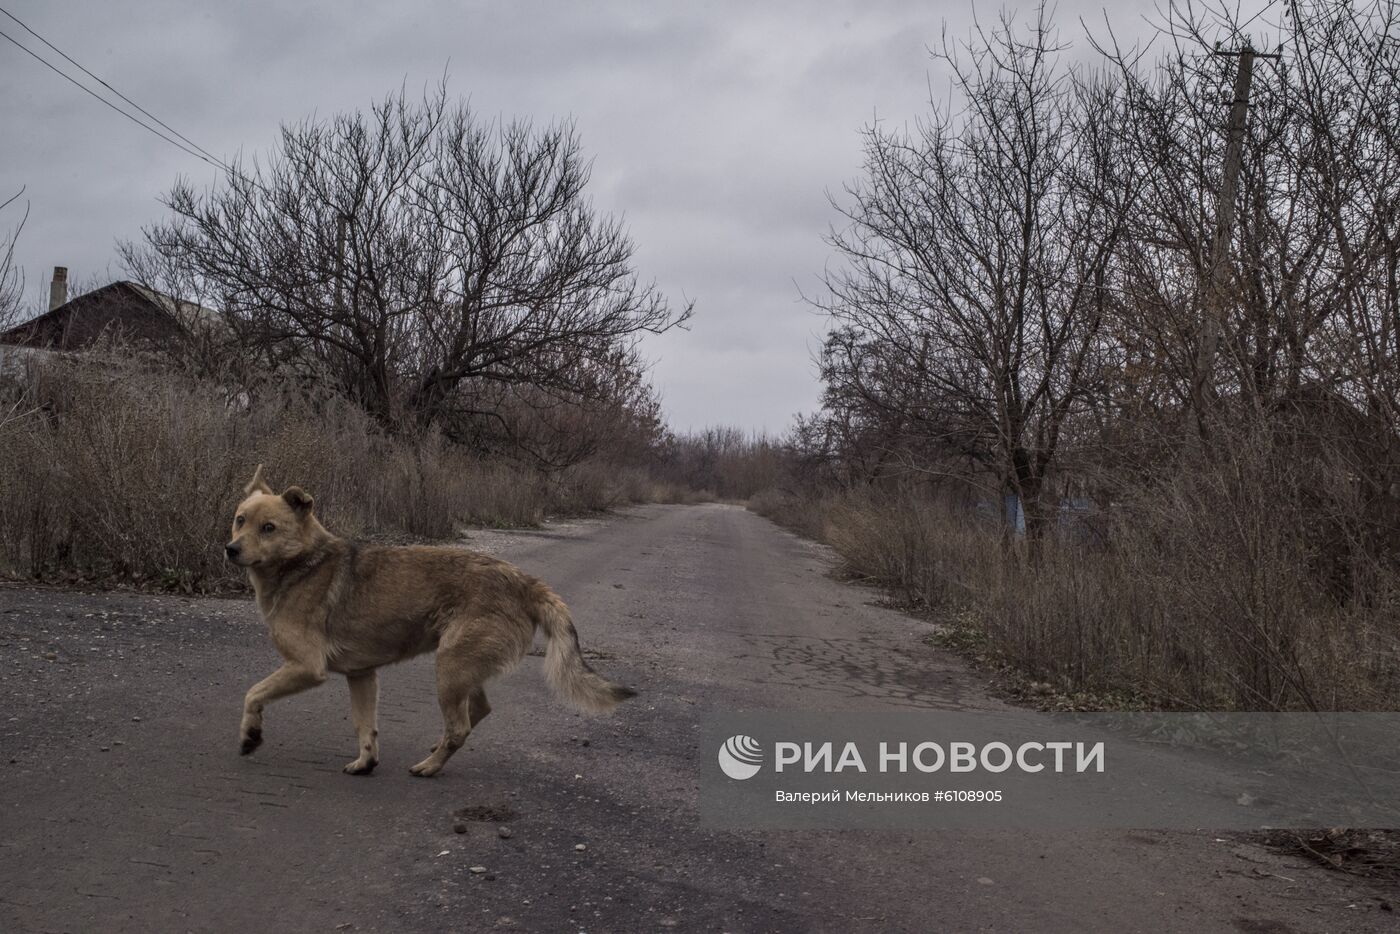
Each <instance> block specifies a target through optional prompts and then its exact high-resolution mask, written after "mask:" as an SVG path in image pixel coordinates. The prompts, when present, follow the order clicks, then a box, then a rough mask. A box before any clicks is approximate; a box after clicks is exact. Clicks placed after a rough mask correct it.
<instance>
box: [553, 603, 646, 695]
mask: <svg viewBox="0 0 1400 934" xmlns="http://www.w3.org/2000/svg"><path fill="white" fill-rule="evenodd" d="M534 617H535V624H536V625H537V626H539V627H540V628H541V629H543V630H544V634H545V636H547V637H548V639H549V645H548V647H547V648H546V649H545V655H544V673H545V677H546V678H547V679H548V680H549V686H550V687H552V688H554V690H555V692H556V693H557V694H558V695H559V696H560V697H562V698H564V700H566V701H568V702H569V703H570V704H573V705H574V706H575V707H578V708H579V709H580V710H587V711H591V712H593V713H607V712H608V711H610V710H612V709H613V708H614V707H616V706H617V705H618V704H620V703H622V702H623V701H625V700H626V699H627V698H629V697H635V696H636V694H637V692H636V691H635V690H633V689H632V688H629V687H623V686H622V685H620V684H613V683H612V682H611V681H609V680H608V679H607V678H604V677H603V676H602V675H600V674H598V672H596V671H594V670H593V669H592V668H590V667H589V666H588V662H586V661H584V660H583V652H582V651H581V650H580V649H579V645H578V630H577V629H575V628H574V621H573V618H572V617H570V616H569V608H568V607H566V606H565V605H564V601H562V600H560V599H559V597H558V596H556V595H555V594H554V593H552V592H549V591H546V592H545V593H544V594H543V595H541V598H540V600H539V601H538V602H537V603H536V604H535V609H534Z"/></svg>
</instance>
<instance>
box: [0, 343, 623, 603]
mask: <svg viewBox="0 0 1400 934" xmlns="http://www.w3.org/2000/svg"><path fill="white" fill-rule="evenodd" d="M6 390H7V391H8V392H9V393H10V394H11V397H12V398H23V400H24V403H25V404H24V407H23V408H24V410H25V412H26V414H24V415H23V416H22V417H17V418H11V419H9V420H8V421H6V422H5V423H3V424H0V571H3V572H5V573H8V574H11V575H22V576H29V577H39V578H52V577H62V576H79V577H90V578H101V579H105V580H113V579H121V580H127V581H133V582H136V583H138V584H141V585H145V586H150V585H152V584H156V585H164V586H169V587H172V588H178V589H184V590H193V589H218V588H222V587H227V586H233V585H236V583H237V581H238V580H239V578H238V577H237V576H236V575H234V574H232V573H231V571H230V568H229V567H228V566H227V565H226V564H225V563H224V560H223V554H222V544H223V542H224V540H225V537H226V535H227V526H228V522H229V517H230V514H231V513H230V510H231V508H232V505H233V503H235V502H236V500H237V497H238V495H239V492H240V490H241V489H242V486H243V484H244V483H245V482H246V481H247V479H248V477H249V476H251V474H252V471H253V468H254V466H255V465H256V464H258V463H264V464H265V465H266V470H267V474H268V476H269V478H270V479H271V480H272V482H273V483H274V484H285V485H290V484H292V483H296V484H299V485H301V486H303V487H305V488H306V489H308V490H310V491H311V492H312V493H313V494H314V495H315V496H316V500H317V508H318V510H319V511H320V513H321V515H322V516H323V518H324V520H325V521H326V523H327V524H328V525H329V526H330V527H331V528H332V529H334V530H336V531H338V532H340V533H342V534H347V535H357V536H379V537H387V538H391V539H399V540H402V539H413V540H424V539H427V540H438V539H449V538H452V537H454V536H455V535H456V534H457V532H458V530H459V528H460V527H461V526H462V525H464V524H484V525H495V526H529V525H535V524H538V523H539V522H540V521H542V520H543V518H544V517H545V515H546V514H550V513H561V512H584V511H590V510H596V509H601V508H606V507H607V506H609V505H612V504H614V503H617V502H619V501H621V500H623V499H624V498H626V497H628V496H629V495H631V493H632V492H634V491H632V490H629V489H627V488H626V487H627V484H618V483H616V482H613V480H614V477H613V476H612V475H613V474H614V473H615V472H612V471H608V470H605V469H603V468H601V467H598V466H596V465H587V464H585V465H580V466H579V467H576V468H573V469H571V470H570V471H566V472H564V474H563V475H562V476H555V477H545V476H543V475H541V474H539V473H537V472H534V471H531V470H528V469H522V468H521V467H519V466H518V465H514V464H507V463H493V462H488V461H483V460H480V459H477V458H475V457H472V456H471V455H469V454H467V453H464V452H462V451H461V450H457V449H454V448H452V447H451V446H449V445H446V444H444V443H443V442H442V441H441V440H440V439H438V438H436V437H434V436H431V435H429V436H425V437H419V438H413V439H406V438H399V437H388V436H386V435H384V434H383V433H382V432H381V431H379V430H378V429H377V428H376V427H375V426H374V425H373V423H372V422H371V421H370V420H369V419H368V418H367V417H366V416H365V415H364V414H363V413H362V412H361V411H360V410H358V409H357V408H355V407H354V406H352V405H349V404H347V403H345V402H343V401H340V400H337V399H335V398H331V397H326V398H308V397H307V395H306V394H305V393H302V392H297V391H293V390H292V389H291V388H289V387H287V386H278V385H277V384H275V383H270V384H269V385H267V386H266V387H264V389H263V390H261V391H260V392H259V393H258V395H257V397H256V398H255V399H253V400H251V401H250V400H249V399H248V398H247V397H245V396H239V397H236V398H229V397H228V394H227V393H225V392H224V391H223V390H222V389H221V388H220V387H219V386H218V385H215V384H212V383H209V382H200V381H196V380H193V379H190V378H187V377H183V376H180V375H173V374H170V373H168V372H161V371H159V370H156V369H153V368H151V367H150V366H147V365H145V364H144V363H139V362H137V363H133V362H126V363H122V362H119V361H116V360H111V359H108V360H104V361H86V362H85V361H78V360H66V361H65V360H49V361H47V362H43V363H38V364H33V365H31V366H29V367H28V368H27V369H26V370H25V371H24V372H22V373H21V374H18V375H14V374H12V375H11V378H10V382H9V383H8V384H7V386H6ZM634 482H635V481H634Z"/></svg>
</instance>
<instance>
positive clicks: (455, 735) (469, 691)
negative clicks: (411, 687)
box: [409, 620, 504, 778]
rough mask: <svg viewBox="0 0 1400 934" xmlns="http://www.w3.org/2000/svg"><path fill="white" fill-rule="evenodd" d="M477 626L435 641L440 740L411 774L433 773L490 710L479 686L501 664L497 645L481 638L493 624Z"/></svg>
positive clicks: (456, 629) (461, 626)
mask: <svg viewBox="0 0 1400 934" xmlns="http://www.w3.org/2000/svg"><path fill="white" fill-rule="evenodd" d="M476 622H477V625H472V624H471V623H463V624H459V625H458V626H456V627H454V628H453V629H452V630H450V631H449V632H448V633H447V634H445V635H444V636H443V639H442V641H441V642H439V643H438V651H437V689H438V705H439V706H440V707H441V708H442V721H443V731H442V739H440V740H438V744H437V745H436V746H434V747H433V751H432V754H431V755H429V756H428V758H426V759H424V760H423V761H422V762H420V763H418V764H417V765H415V766H413V768H411V769H409V771H410V772H412V773H413V774H414V775H418V776H420V777H422V778H428V777H430V776H433V775H436V774H437V773H438V772H439V771H440V770H441V769H442V767H443V766H444V765H445V764H446V763H447V760H448V759H450V758H452V754H453V753H455V752H456V751H457V750H458V749H461V748H462V744H463V743H465V742H466V741H467V736H469V735H470V734H471V731H472V727H473V726H474V725H475V724H476V723H478V722H480V721H481V720H482V719H484V718H485V717H486V715H487V714H488V713H490V712H491V705H490V704H488V703H487V702H486V692H485V691H484V690H483V689H482V685H483V684H485V683H486V680H487V679H488V678H490V677H491V676H492V675H494V674H495V673H496V672H497V671H499V670H500V669H501V668H502V667H504V666H503V665H502V664H501V661H500V659H499V658H498V657H497V655H498V651H499V649H500V647H499V646H496V645H494V644H493V641H492V640H491V639H490V638H489V637H484V638H483V637H482V635H481V633H482V632H483V631H485V632H489V631H490V630H491V629H492V628H493V626H492V624H489V623H485V621H482V620H478V621H476Z"/></svg>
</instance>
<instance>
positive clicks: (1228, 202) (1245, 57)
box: [1186, 45, 1278, 448]
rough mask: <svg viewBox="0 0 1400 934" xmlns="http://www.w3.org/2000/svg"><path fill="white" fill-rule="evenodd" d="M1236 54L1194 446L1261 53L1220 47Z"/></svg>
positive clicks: (1219, 323)
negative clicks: (1256, 60)
mask: <svg viewBox="0 0 1400 934" xmlns="http://www.w3.org/2000/svg"><path fill="white" fill-rule="evenodd" d="M1215 54H1216V55H1231V56H1236V57H1238V58H1239V60H1240V62H1239V67H1238V68H1237V69H1236V71H1235V96H1234V99H1233V100H1232V101H1231V104H1230V137H1229V140H1228V142H1227V143H1226V145H1225V170H1224V173H1223V175H1222V177H1221V180H1220V198H1219V200H1218V201H1217V202H1216V204H1215V239H1214V240H1213V242H1212V243H1211V249H1210V268H1209V269H1208V270H1207V272H1206V294H1205V303H1204V309H1203V312H1204V313H1203V314H1202V316H1201V341H1200V344H1199V345H1198V346H1197V348H1196V370H1195V372H1194V373H1193V374H1192V378H1191V417H1190V419H1189V420H1188V427H1187V438H1186V444H1187V446H1188V447H1191V448H1195V447H1198V446H1199V444H1200V442H1201V440H1202V436H1203V435H1204V433H1205V429H1206V422H1205V415H1206V407H1207V406H1208V405H1209V403H1210V387H1211V377H1212V374H1213V372H1214V369H1215V357H1216V354H1217V353H1218V351H1219V348H1220V333H1221V331H1223V330H1224V327H1225V314H1226V308H1227V303H1226V300H1225V289H1226V286H1227V284H1228V282H1229V278H1230V240H1231V239H1232V236H1233V233H1234V228H1235V192H1236V190H1237V189H1238V187H1239V177H1240V162H1241V160H1242V159H1243V158H1244V131H1245V125H1246V122H1247V121H1248V119H1249V88H1250V84H1251V82H1252V81H1253V78H1254V60H1255V59H1256V58H1278V55H1277V54H1273V55H1262V54H1260V53H1258V52H1255V51H1254V49H1253V48H1252V47H1251V46H1249V45H1246V46H1244V48H1242V49H1240V50H1239V51H1238V52H1222V51H1220V50H1219V49H1217V50H1216V52H1215Z"/></svg>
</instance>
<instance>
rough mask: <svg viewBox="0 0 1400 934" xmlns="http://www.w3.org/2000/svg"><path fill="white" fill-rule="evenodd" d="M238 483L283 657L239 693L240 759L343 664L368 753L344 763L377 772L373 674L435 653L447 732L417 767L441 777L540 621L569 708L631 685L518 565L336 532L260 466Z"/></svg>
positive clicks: (260, 589) (248, 562)
mask: <svg viewBox="0 0 1400 934" xmlns="http://www.w3.org/2000/svg"><path fill="white" fill-rule="evenodd" d="M243 492H244V499H243V501H242V502H240V503H239V504H238V508H237V510H236V511H235V514H234V518H233V533H232V537H231V538H230V540H229V542H228V544H227V545H226V546H225V549H224V550H225V553H226V554H227V556H228V559H229V560H230V561H232V562H233V563H234V564H237V565H239V566H240V567H243V568H245V569H246V570H247V572H248V578H249V580H250V581H251V582H252V585H253V591H254V594H255V595H256V599H257V605H258V610H259V612H260V613H261V614H262V617H263V619H264V621H266V623H267V627H268V632H269V633H270V634H271V636H272V643H273V645H275V646H276V647H277V651H278V653H279V654H281V656H282V658H283V659H285V664H283V665H282V667H281V668H278V669H277V670H276V671H274V672H273V673H272V674H270V675H268V676H267V677H266V678H264V679H263V680H261V681H259V682H258V683H257V684H255V685H253V687H252V688H250V689H249V691H248V693H247V696H246V697H244V699H243V719H242V721H241V723H240V724H239V750H240V752H241V753H242V754H243V755H247V754H249V753H251V752H252V751H253V750H255V749H257V748H258V746H259V745H261V743H262V731H263V709H264V708H265V707H266V706H267V705H268V704H269V703H271V702H272V701H274V700H277V699H278V698H282V697H287V696H289V695H292V694H296V693H299V692H301V691H305V690H308V689H310V688H314V687H316V686H317V685H319V684H322V683H324V682H325V680H326V679H327V678H328V677H329V676H330V673H332V672H334V673H336V674H342V675H344V676H345V680H346V682H347V683H348V684H349V686H350V712H351V716H352V719H353V720H354V724H355V732H356V735H357V737H358V741H359V755H358V756H357V757H356V758H355V760H354V761H353V762H350V763H349V764H348V765H346V766H345V772H346V773H348V774H351V775H368V774H369V773H370V772H372V771H373V770H374V767H375V766H376V765H378V764H379V730H378V727H377V723H376V707H377V705H378V702H379V683H378V679H377V676H376V674H375V672H376V670H377V669H378V668H380V667H381V666H383V665H388V664H392V663H394V662H398V661H403V660H404V659H407V658H412V657H413V656H415V655H421V654H423V653H426V652H436V653H437V654H436V666H437V693H438V703H439V705H440V706H441V707H442V719H443V732H442V739H440V740H439V741H438V743H437V745H436V746H434V747H433V748H432V751H431V752H430V754H429V755H428V757H427V758H426V759H424V760H423V761H422V762H419V763H418V764H417V765H415V766H413V767H412V768H411V769H410V770H409V771H411V772H412V773H413V774H414V775H418V776H421V777H423V778H428V777H431V776H433V775H436V774H437V773H438V772H440V771H442V767H443V766H444V765H446V764H447V760H448V759H450V758H452V754H453V753H455V752H456V751H457V750H458V749H460V748H461V746H462V744H463V743H464V742H465V741H466V738H467V736H468V735H469V734H470V733H471V731H472V729H473V728H474V727H476V726H477V725H478V724H479V723H481V721H482V720H484V719H485V718H486V715H487V714H489V713H490V712H491V705H490V704H489V703H488V702H487V700H486V691H485V685H486V682H487V681H488V680H490V679H491V678H492V677H494V676H495V675H498V674H500V673H502V672H503V671H505V670H507V669H509V668H511V667H512V666H514V665H515V664H516V663H518V662H519V661H520V659H521V658H523V657H524V656H525V654H526V653H528V652H529V651H530V647H531V645H532V644H533V642H534V635H535V630H536V629H541V630H543V631H544V634H545V636H546V637H547V639H548V647H547V649H546V652H545V675H546V677H547V679H548V681H549V683H550V685H551V687H553V688H554V690H555V691H556V692H557V693H558V694H559V695H560V696H561V697H563V699H564V700H566V701H568V702H569V703H571V704H572V705H573V706H575V707H578V708H580V709H582V710H585V711H591V712H597V713H603V712H607V711H610V710H612V709H613V708H615V707H616V706H617V705H618V704H619V703H621V702H622V701H623V700H626V699H627V698H629V697H632V696H634V695H635V694H636V692H635V691H634V690H633V689H631V688H628V687H623V686H622V685H619V684H614V683H612V682H610V681H608V680H607V679H605V678H603V677H602V676H601V675H599V674H598V673H597V672H595V671H594V670H593V669H592V668H590V667H589V665H588V663H587V662H586V661H584V659H583V654H582V652H581V650H580V649H579V642H578V630H576V629H575V628H574V624H573V620H572V618H571V617H570V616H569V610H568V607H566V606H565V605H564V602H563V601H562V600H560V599H559V597H558V595H556V594H555V593H554V591H552V590H550V589H549V587H547V586H546V585H545V584H543V583H542V582H540V581H538V580H536V579H535V578H533V577H531V576H529V575H528V574H525V573H524V572H523V571H520V570H519V569H518V568H516V567H514V566H513V565H510V564H508V563H506V562H505V561H500V560H498V559H496V558H492V557H490V556H488V555H483V554H479V553H477V552H473V551H468V550H466V549H461V548H447V547H432V546H411V547H394V546H381V545H369V544H362V543H358V542H354V541H350V540H347V539H343V538H340V537H338V536H336V535H333V534H331V532H329V531H328V530H327V529H326V527H325V526H323V525H322V524H321V523H320V521H319V520H318V519H317V518H316V515H315V512H314V509H313V506H314V501H313V500H312V498H311V496H310V494H308V493H307V492H306V491H304V490H302V489H301V488H300V487H295V486H293V487H288V488H287V489H286V490H284V491H283V492H282V494H281V495H278V494H276V493H274V492H273V491H272V488H271V487H270V486H268V484H267V482H266V481H265V480H264V479H263V469H262V465H261V464H259V465H258V468H257V471H256V472H255V473H254V474H253V479H252V480H251V481H250V482H249V483H248V485H247V486H246V487H245V488H244V491H243Z"/></svg>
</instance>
